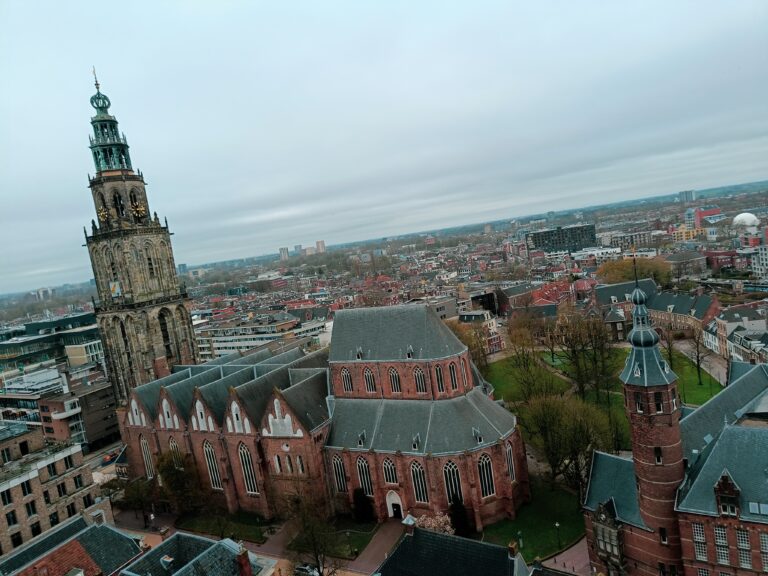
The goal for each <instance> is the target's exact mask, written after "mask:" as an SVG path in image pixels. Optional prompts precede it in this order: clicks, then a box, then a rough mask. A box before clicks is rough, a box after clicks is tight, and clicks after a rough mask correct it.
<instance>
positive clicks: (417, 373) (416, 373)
mask: <svg viewBox="0 0 768 576" xmlns="http://www.w3.org/2000/svg"><path fill="white" fill-rule="evenodd" d="M413 379H414V380H415V381H416V392H418V393H419V394H426V393H427V380H426V378H425V377H424V371H423V370H422V369H421V368H415V369H414V370H413Z"/></svg>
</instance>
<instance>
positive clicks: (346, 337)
mask: <svg viewBox="0 0 768 576" xmlns="http://www.w3.org/2000/svg"><path fill="white" fill-rule="evenodd" d="M409 347H410V349H411V350H412V351H413V358H414V359H417V360H426V359H432V358H445V357H446V356H453V355H456V354H460V353H462V352H464V351H465V350H466V346H464V344H462V343H461V341H460V340H459V339H458V338H456V336H454V334H453V332H451V329H450V328H448V327H447V326H446V325H445V324H444V323H443V321H442V320H440V317H439V316H438V315H437V314H436V313H435V312H434V310H432V309H431V308H430V307H429V306H426V305H418V304H404V305H401V306H387V307H384V308H355V309H351V310H339V311H338V312H336V317H335V319H334V322H333V338H332V339H331V353H330V361H331V362H347V361H354V360H357V354H358V352H362V358H361V360H363V361H365V360H372V361H376V360H406V359H407V358H408V351H409Z"/></svg>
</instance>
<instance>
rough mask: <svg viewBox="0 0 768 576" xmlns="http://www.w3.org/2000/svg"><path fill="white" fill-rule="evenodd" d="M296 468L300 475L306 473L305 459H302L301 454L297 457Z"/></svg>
mask: <svg viewBox="0 0 768 576" xmlns="http://www.w3.org/2000/svg"><path fill="white" fill-rule="evenodd" d="M296 467H297V468H298V469H299V474H305V473H306V469H305V468H304V459H303V458H302V457H301V454H299V455H298V456H296Z"/></svg>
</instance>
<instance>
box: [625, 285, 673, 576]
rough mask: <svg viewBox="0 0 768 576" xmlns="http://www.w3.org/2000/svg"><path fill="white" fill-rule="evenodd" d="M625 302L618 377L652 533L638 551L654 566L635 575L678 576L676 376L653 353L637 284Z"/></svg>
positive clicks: (651, 335)
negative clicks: (628, 326)
mask: <svg viewBox="0 0 768 576" xmlns="http://www.w3.org/2000/svg"><path fill="white" fill-rule="evenodd" d="M630 298H631V300H632V304H634V310H633V312H632V320H633V324H634V325H633V327H632V330H631V331H630V332H629V335H628V338H627V339H628V340H629V342H630V344H631V345H632V349H631V350H630V353H629V357H628V358H627V363H626V365H625V366H624V369H623V371H622V372H621V375H620V376H619V377H620V378H621V381H622V382H623V383H624V397H625V402H624V404H625V407H626V411H627V416H628V418H629V422H630V429H631V435H632V460H633V462H634V468H635V477H636V481H637V491H638V498H639V509H640V515H641V517H642V519H643V522H644V523H645V525H646V526H647V527H648V529H650V531H651V532H652V533H653V537H649V538H648V542H647V546H645V547H644V550H645V552H647V554H648V557H649V558H653V559H654V561H653V562H652V565H649V566H647V567H645V570H641V572H644V571H647V572H649V573H658V567H657V564H659V563H663V564H664V565H665V566H666V567H668V568H667V573H668V574H671V573H672V572H673V570H674V571H676V572H677V573H678V574H680V573H682V566H681V558H682V552H681V544H680V532H679V528H678V522H677V517H676V514H675V498H676V495H677V489H678V487H679V486H680V485H681V484H682V481H683V477H684V472H685V471H684V463H683V448H682V442H681V437H680V409H681V406H680V402H679V399H678V393H677V375H676V374H675V373H674V372H673V371H672V370H671V369H670V367H669V364H668V363H667V362H666V360H664V358H663V357H662V355H661V352H660V351H659V348H658V343H659V335H658V334H657V333H656V330H654V328H653V327H652V326H651V324H650V321H649V318H648V308H647V307H646V300H647V298H646V295H645V292H643V291H642V290H641V289H640V287H639V286H637V282H636V287H635V289H634V290H633V291H632V294H631V296H630Z"/></svg>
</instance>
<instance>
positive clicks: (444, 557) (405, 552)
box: [376, 528, 528, 576]
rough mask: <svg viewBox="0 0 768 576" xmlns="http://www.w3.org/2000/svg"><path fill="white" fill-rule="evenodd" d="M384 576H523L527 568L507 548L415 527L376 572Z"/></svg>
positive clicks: (526, 572) (520, 558)
mask: <svg viewBox="0 0 768 576" xmlns="http://www.w3.org/2000/svg"><path fill="white" fill-rule="evenodd" d="M376 573H377V574H381V576H417V575H418V576H425V575H427V574H439V575H440V576H472V575H476V576H481V575H482V576H523V575H526V576H527V574H528V567H527V566H526V565H525V561H524V560H523V558H522V556H520V555H519V554H518V555H517V556H515V557H513V558H510V556H509V551H508V550H507V548H505V547H504V546H498V545H496V544H489V543H487V542H479V541H477V540H470V539H468V538H461V537H460V536H454V535H452V534H440V533H438V532H433V531H431V530H422V529H421V528H414V530H413V534H406V535H405V536H403V538H402V539H401V540H400V542H399V543H398V544H397V546H396V547H395V549H394V550H393V551H392V552H391V553H390V554H389V556H388V557H387V558H386V560H384V562H383V563H382V564H381V566H379V568H378V569H377V570H376Z"/></svg>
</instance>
